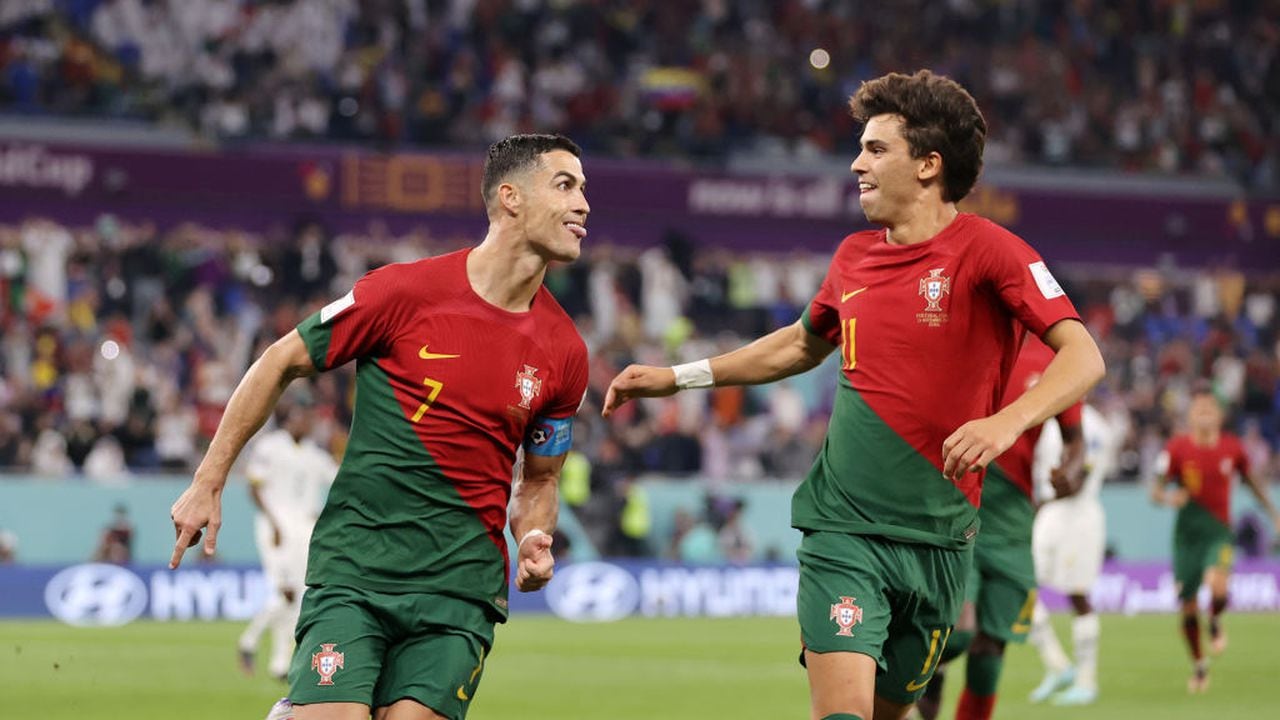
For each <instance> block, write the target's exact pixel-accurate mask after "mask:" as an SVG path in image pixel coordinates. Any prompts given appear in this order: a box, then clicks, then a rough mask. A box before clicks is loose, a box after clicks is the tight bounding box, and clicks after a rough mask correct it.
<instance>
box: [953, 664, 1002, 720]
mask: <svg viewBox="0 0 1280 720" xmlns="http://www.w3.org/2000/svg"><path fill="white" fill-rule="evenodd" d="M970 662H972V658H970ZM995 709H996V696H995V695H978V694H977V693H975V692H973V691H972V690H970V689H969V688H965V689H964V692H963V693H960V705H959V706H958V707H956V720H991V715H992V713H994V712H995Z"/></svg>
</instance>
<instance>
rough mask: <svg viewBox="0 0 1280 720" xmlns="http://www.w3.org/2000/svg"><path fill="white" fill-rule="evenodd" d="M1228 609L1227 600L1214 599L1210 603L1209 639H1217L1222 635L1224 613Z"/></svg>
mask: <svg viewBox="0 0 1280 720" xmlns="http://www.w3.org/2000/svg"><path fill="white" fill-rule="evenodd" d="M1226 609H1227V598H1226V596H1225V595H1224V596H1223V597H1216V598H1213V601H1212V602H1211V603H1209V637H1211V638H1216V637H1218V635H1220V634H1222V622H1221V621H1222V611H1223V610H1226Z"/></svg>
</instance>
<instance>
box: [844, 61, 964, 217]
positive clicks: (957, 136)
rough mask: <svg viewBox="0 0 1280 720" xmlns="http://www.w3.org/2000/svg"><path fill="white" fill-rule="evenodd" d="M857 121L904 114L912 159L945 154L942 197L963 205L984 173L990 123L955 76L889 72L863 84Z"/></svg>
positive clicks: (855, 106)
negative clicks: (988, 123) (878, 116)
mask: <svg viewBox="0 0 1280 720" xmlns="http://www.w3.org/2000/svg"><path fill="white" fill-rule="evenodd" d="M849 111H850V113H852V115H853V118H854V119H855V120H857V121H858V122H860V123H863V124H866V122H867V121H868V120H870V119H871V118H873V117H875V116H877V115H900V116H901V117H902V118H903V128H902V136H903V137H904V138H906V140H907V145H908V146H909V147H910V148H911V157H916V158H921V157H924V156H925V155H928V154H929V153H931V152H937V153H938V154H939V155H941V156H942V194H943V199H944V200H946V201H948V202H959V201H960V200H962V199H964V196H965V195H968V194H969V191H970V190H972V189H973V184H974V183H975V182H977V181H978V173H980V172H982V149H983V147H984V146H985V145H986V141H987V121H986V119H984V118H983V117H982V111H980V110H979V109H978V103H977V102H976V101H974V99H973V96H972V95H970V94H969V91H967V90H965V89H964V88H963V87H961V85H960V83H958V82H956V81H955V80H952V79H951V78H949V77H945V76H942V75H934V74H933V73H932V72H930V71H928V70H920V71H919V72H917V73H915V74H914V75H903V74H902V73H889V74H888V75H884V76H882V77H878V78H876V79H875V80H868V81H866V82H864V83H862V86H861V87H859V88H858V92H856V93H855V94H854V95H853V97H851V98H849Z"/></svg>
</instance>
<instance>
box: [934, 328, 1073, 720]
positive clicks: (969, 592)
mask: <svg viewBox="0 0 1280 720" xmlns="http://www.w3.org/2000/svg"><path fill="white" fill-rule="evenodd" d="M1052 361H1053V351H1052V350H1050V349H1049V348H1048V347H1047V346H1045V344H1044V343H1042V342H1040V340H1039V339H1037V338H1035V337H1034V336H1033V337H1029V338H1027V339H1026V340H1025V341H1024V342H1023V345H1022V351H1021V352H1020V353H1019V354H1018V359H1017V362H1016V363H1015V364H1014V366H1013V372H1012V374H1011V375H1010V376H1009V382H1008V384H1007V385H1006V386H1005V391H1004V397H1003V398H1002V399H1001V401H1000V407H1002V408H1003V407H1006V406H1008V405H1009V404H1011V403H1012V402H1013V401H1014V400H1017V399H1018V397H1020V396H1021V395H1022V394H1023V393H1024V392H1026V391H1027V390H1030V389H1031V388H1032V387H1034V386H1035V384H1036V383H1037V382H1039V381H1040V376H1041V375H1042V374H1043V373H1044V370H1045V368H1047V367H1048V366H1049V363H1050V362H1052ZM1080 407H1081V404H1080V403H1078V402H1077V403H1075V404H1073V405H1072V406H1071V407H1069V408H1067V409H1066V410H1064V411H1063V412H1061V413H1059V414H1058V417H1057V425H1058V427H1060V428H1062V432H1063V435H1064V436H1065V437H1066V443H1065V450H1066V451H1065V452H1064V453H1062V454H1061V455H1060V456H1059V459H1060V463H1059V464H1058V466H1057V467H1055V468H1054V469H1053V482H1054V489H1055V491H1056V493H1057V494H1058V495H1059V496H1066V495H1070V494H1071V493H1073V492H1075V491H1076V490H1077V489H1079V485H1080V480H1081V479H1082V477H1081V475H1080V469H1081V466H1082V464H1083V459H1084V440H1083V438H1082V436H1081V432H1080ZM1043 427H1044V426H1043V425H1036V426H1034V427H1030V428H1027V430H1026V432H1024V433H1022V434H1021V435H1019V436H1018V439H1017V440H1016V441H1015V442H1014V443H1013V445H1012V446H1010V447H1009V449H1008V450H1006V451H1005V452H1004V453H1003V454H1002V455H1000V457H998V458H996V459H995V460H993V461H992V463H991V465H990V466H989V467H988V469H987V478H986V480H985V481H984V482H983V485H982V505H981V506H980V507H979V508H978V520H979V522H980V523H981V527H982V531H981V533H980V534H979V535H978V539H977V543H976V545H975V548H974V562H973V568H972V570H971V571H970V572H969V581H968V584H967V585H966V587H965V596H966V597H965V603H964V606H963V607H962V608H961V610H960V619H959V621H958V622H957V623H956V627H955V629H954V630H953V631H952V634H951V639H950V641H949V642H948V643H947V647H946V649H945V650H944V651H943V653H942V660H941V662H940V663H939V666H938V669H937V671H936V672H935V673H934V676H933V680H931V681H930V682H929V687H928V688H926V689H925V694H924V696H923V697H921V698H920V702H919V707H920V714H921V715H922V716H923V717H924V718H925V719H926V720H933V718H935V717H937V716H938V712H939V710H940V707H939V706H940V703H941V698H942V680H943V677H944V675H943V671H944V670H945V668H946V665H947V663H949V662H950V661H951V660H952V659H954V658H956V657H958V656H959V655H960V654H962V653H964V652H966V651H968V653H969V661H968V663H967V664H966V665H965V688H964V692H963V693H962V694H961V696H960V705H959V707H958V708H957V709H956V718H957V720H987V718H990V717H991V715H992V713H993V712H994V710H995V703H996V688H997V687H998V686H999V683H1000V674H1001V671H1002V670H1003V668H1004V650H1005V646H1006V645H1007V644H1008V643H1010V642H1023V641H1024V640H1026V637H1027V631H1028V630H1030V629H1031V613H1032V609H1033V608H1034V607H1035V603H1036V578H1035V567H1034V563H1033V562H1032V557H1031V526H1032V521H1033V519H1034V518H1035V512H1036V508H1035V502H1034V484H1033V481H1032V464H1033V462H1034V458H1035V449H1036V443H1037V441H1038V440H1039V438H1040V433H1041V430H1042V428H1043Z"/></svg>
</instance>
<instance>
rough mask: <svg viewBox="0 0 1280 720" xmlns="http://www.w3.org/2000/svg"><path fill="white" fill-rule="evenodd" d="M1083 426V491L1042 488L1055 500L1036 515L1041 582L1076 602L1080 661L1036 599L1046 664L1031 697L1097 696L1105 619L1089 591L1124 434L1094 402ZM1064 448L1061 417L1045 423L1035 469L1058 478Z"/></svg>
mask: <svg viewBox="0 0 1280 720" xmlns="http://www.w3.org/2000/svg"><path fill="white" fill-rule="evenodd" d="M1080 426H1081V428H1082V429H1083V431H1084V446H1085V450H1084V464H1085V470H1084V475H1085V479H1084V484H1083V485H1082V486H1081V487H1080V491H1079V492H1076V493H1072V494H1069V495H1067V496H1065V497H1063V496H1060V495H1059V496H1057V497H1056V498H1055V497H1054V494H1055V493H1053V492H1052V491H1043V490H1042V493H1043V494H1042V497H1048V498H1050V499H1049V500H1047V501H1046V502H1045V504H1043V505H1041V506H1040V511H1039V512H1038V513H1036V521H1035V526H1034V528H1033V530H1032V540H1031V550H1032V555H1034V557H1035V566H1036V580H1037V582H1038V583H1039V584H1040V586H1041V587H1048V588H1052V589H1054V590H1056V591H1058V592H1060V593H1062V594H1064V595H1066V596H1067V598H1068V599H1069V600H1070V602H1071V609H1072V611H1073V612H1074V614H1075V617H1074V618H1073V619H1072V621H1071V643H1072V648H1073V649H1074V651H1075V656H1076V657H1075V664H1074V665H1073V664H1072V663H1071V660H1070V659H1069V658H1068V657H1067V654H1066V652H1065V651H1064V650H1063V649H1062V644H1061V643H1059V642H1058V636H1057V635H1056V634H1055V633H1054V630H1053V625H1052V624H1051V623H1050V622H1049V611H1048V610H1047V609H1046V608H1045V606H1044V603H1043V602H1042V601H1040V600H1039V599H1037V600H1036V607H1035V613H1034V614H1033V615H1032V619H1031V632H1030V634H1029V635H1028V639H1029V640H1030V642H1031V645H1032V646H1033V647H1035V649H1036V651H1037V652H1038V653H1039V655H1040V660H1041V661H1042V662H1043V663H1044V667H1045V676H1044V679H1043V680H1042V681H1041V682H1040V684H1039V685H1038V686H1036V688H1035V690H1033V691H1032V692H1031V697H1030V700H1031V702H1033V703H1039V702H1044V701H1045V700H1047V699H1049V697H1050V696H1053V704H1055V705H1088V704H1090V703H1093V702H1094V701H1096V700H1097V699H1098V642H1099V636H1100V624H1099V622H1098V615H1097V613H1095V612H1094V610H1093V606H1092V605H1091V604H1090V602H1089V593H1090V592H1091V591H1092V589H1093V585H1094V583H1096V582H1097V581H1098V575H1099V574H1100V573H1101V572H1102V560H1103V557H1104V555H1105V554H1106V516H1105V514H1104V512H1103V509H1102V501H1101V499H1100V498H1099V496H1100V494H1101V492H1102V483H1103V480H1105V479H1106V478H1107V477H1109V476H1110V475H1111V474H1112V472H1114V470H1115V467H1116V463H1117V458H1118V456H1119V452H1120V445H1121V442H1122V441H1123V437H1122V436H1121V435H1120V434H1119V433H1118V432H1116V431H1115V430H1114V429H1113V428H1112V427H1111V423H1110V422H1109V421H1108V420H1107V418H1106V417H1105V416H1104V415H1103V414H1102V413H1101V412H1099V411H1098V409H1097V408H1095V407H1093V406H1092V405H1088V404H1086V405H1085V406H1084V411H1083V413H1082V415H1081V423H1080ZM1061 453H1062V437H1061V433H1060V431H1059V430H1058V428H1057V423H1045V431H1044V433H1043V434H1042V435H1041V436H1040V442H1039V444H1037V445H1036V464H1037V475H1038V476H1040V475H1043V476H1044V477H1046V479H1047V478H1049V477H1051V476H1052V477H1054V479H1055V480H1056V476H1054V475H1051V471H1050V465H1051V464H1056V463H1057V458H1058V457H1059V456H1060V455H1061ZM1041 468H1043V470H1041ZM1046 484H1047V483H1046ZM1056 485H1057V483H1056V481H1055V482H1054V487H1056ZM1055 693H1057V694H1056V695H1055Z"/></svg>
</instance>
